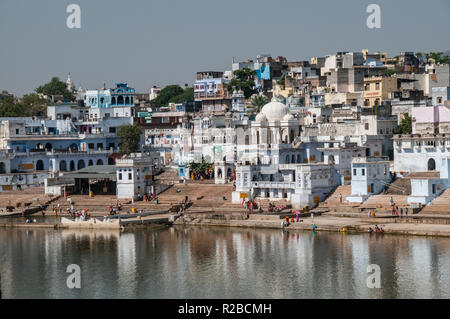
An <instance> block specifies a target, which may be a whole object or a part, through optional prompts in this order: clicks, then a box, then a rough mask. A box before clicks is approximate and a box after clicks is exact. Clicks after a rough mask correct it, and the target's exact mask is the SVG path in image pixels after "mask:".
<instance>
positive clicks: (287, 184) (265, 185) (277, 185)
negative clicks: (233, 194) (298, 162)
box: [252, 181, 295, 189]
mask: <svg viewBox="0 0 450 319" xmlns="http://www.w3.org/2000/svg"><path fill="white" fill-rule="evenodd" d="M252 187H254V188H277V189H288V188H295V182H270V181H260V182H252Z"/></svg>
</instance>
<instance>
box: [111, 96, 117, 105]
mask: <svg viewBox="0 0 450 319" xmlns="http://www.w3.org/2000/svg"><path fill="white" fill-rule="evenodd" d="M111 105H116V98H115V97H112V98H111Z"/></svg>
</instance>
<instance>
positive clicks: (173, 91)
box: [152, 85, 194, 107]
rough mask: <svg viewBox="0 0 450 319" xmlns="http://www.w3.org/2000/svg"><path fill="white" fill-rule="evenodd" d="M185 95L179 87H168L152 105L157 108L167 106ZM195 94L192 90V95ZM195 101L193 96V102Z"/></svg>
mask: <svg viewBox="0 0 450 319" xmlns="http://www.w3.org/2000/svg"><path fill="white" fill-rule="evenodd" d="M185 93H186V92H185V90H183V89H182V88H181V87H180V86H179V85H168V86H166V87H165V88H164V89H162V90H161V92H160V93H159V95H158V97H157V98H156V99H154V100H153V101H152V105H153V106H155V107H163V106H167V105H168V104H169V103H170V102H173V101H174V100H175V99H176V98H177V97H180V96H181V95H183V94H185ZM193 94H194V91H193V90H192V95H193ZM193 99H194V96H192V100H193ZM177 102H179V100H177ZM177 102H174V103H177Z"/></svg>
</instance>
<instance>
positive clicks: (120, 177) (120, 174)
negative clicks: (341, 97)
mask: <svg viewBox="0 0 450 319" xmlns="http://www.w3.org/2000/svg"><path fill="white" fill-rule="evenodd" d="M119 180H120V181H121V180H122V173H119Z"/></svg>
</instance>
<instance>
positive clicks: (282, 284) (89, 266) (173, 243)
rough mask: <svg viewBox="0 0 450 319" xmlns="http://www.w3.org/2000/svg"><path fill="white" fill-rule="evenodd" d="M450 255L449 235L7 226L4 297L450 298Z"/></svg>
mask: <svg viewBox="0 0 450 319" xmlns="http://www.w3.org/2000/svg"><path fill="white" fill-rule="evenodd" d="M449 252H450V239H447V238H437V237H436V238H433V237H413V236H394V235H388V234H354V235H353V234H342V233H330V232H317V233H315V234H314V233H312V232H307V231H305V232H290V233H286V232H282V231H281V230H263V229H256V230H255V229H237V228H218V227H217V228H216V227H182V226H174V227H171V228H164V229H162V230H161V229H160V230H138V231H136V232H125V233H120V232H114V231H113V232H105V231H95V232H92V231H83V232H79V231H69V230H44V229H39V230H37V229H20V230H19V229H0V274H1V289H2V295H3V298H450V274H449V272H450V253H449ZM70 264H77V265H79V266H80V269H81V288H80V289H76V288H75V289H69V288H68V287H67V284H66V280H67V277H68V276H69V275H70V273H67V272H66V269H67V266H68V265H70ZM370 264H377V265H379V267H380V269H381V272H380V278H381V288H368V287H367V277H368V276H370V273H368V272H367V266H368V265H370Z"/></svg>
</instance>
